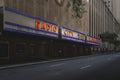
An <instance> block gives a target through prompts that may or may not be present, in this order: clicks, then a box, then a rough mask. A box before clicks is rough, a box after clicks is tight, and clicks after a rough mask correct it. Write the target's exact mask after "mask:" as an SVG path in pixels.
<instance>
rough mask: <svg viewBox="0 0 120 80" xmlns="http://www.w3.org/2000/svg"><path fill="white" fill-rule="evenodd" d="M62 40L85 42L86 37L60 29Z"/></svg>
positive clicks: (69, 30)
mask: <svg viewBox="0 0 120 80" xmlns="http://www.w3.org/2000/svg"><path fill="white" fill-rule="evenodd" d="M61 30H62V39H66V40H73V41H77V42H85V39H86V36H85V34H83V33H80V32H77V31H74V30H71V29H68V28H65V27H62V29H61Z"/></svg>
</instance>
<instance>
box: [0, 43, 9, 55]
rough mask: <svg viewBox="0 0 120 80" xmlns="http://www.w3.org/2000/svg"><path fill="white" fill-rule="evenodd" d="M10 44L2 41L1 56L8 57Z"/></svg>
mask: <svg viewBox="0 0 120 80" xmlns="http://www.w3.org/2000/svg"><path fill="white" fill-rule="evenodd" d="M8 52H9V51H8V44H7V43H0V57H8Z"/></svg>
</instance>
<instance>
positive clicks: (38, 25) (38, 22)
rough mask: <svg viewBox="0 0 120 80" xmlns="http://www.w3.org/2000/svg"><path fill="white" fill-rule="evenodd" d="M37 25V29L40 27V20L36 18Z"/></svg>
mask: <svg viewBox="0 0 120 80" xmlns="http://www.w3.org/2000/svg"><path fill="white" fill-rule="evenodd" d="M35 26H36V28H37V29H39V28H40V21H39V20H36V21H35Z"/></svg>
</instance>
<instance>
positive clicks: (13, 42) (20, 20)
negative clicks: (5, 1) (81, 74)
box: [0, 7, 100, 61]
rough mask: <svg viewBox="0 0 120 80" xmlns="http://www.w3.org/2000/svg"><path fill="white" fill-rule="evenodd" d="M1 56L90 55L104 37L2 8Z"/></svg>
mask: <svg viewBox="0 0 120 80" xmlns="http://www.w3.org/2000/svg"><path fill="white" fill-rule="evenodd" d="M1 10H3V11H1V12H3V13H1V14H0V15H1V16H0V17H1V18H0V19H1V22H0V28H1V32H2V35H0V59H3V58H4V59H7V60H10V61H27V60H28V61H29V60H41V59H51V58H64V57H75V56H81V55H87V54H88V52H89V54H90V51H88V50H89V48H90V46H91V45H96V46H98V45H100V40H98V39H95V38H93V37H92V39H91V37H90V36H87V35H86V34H84V33H81V32H78V31H76V30H73V29H70V28H67V27H62V26H58V25H57V24H55V23H52V21H51V22H49V21H46V20H43V19H41V18H37V17H33V16H30V15H28V14H25V13H22V12H19V11H17V10H15V9H12V8H9V7H5V8H3V9H2V8H1Z"/></svg>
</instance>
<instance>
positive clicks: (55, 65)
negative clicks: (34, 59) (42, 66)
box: [50, 63, 65, 67]
mask: <svg viewBox="0 0 120 80" xmlns="http://www.w3.org/2000/svg"><path fill="white" fill-rule="evenodd" d="M64 64H65V63H61V64H54V65H50V67H57V66H61V65H64Z"/></svg>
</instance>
